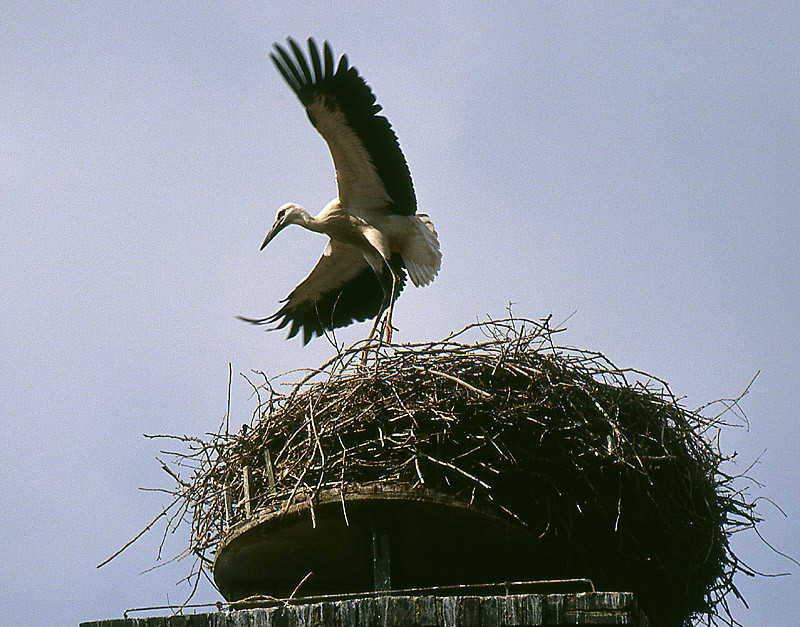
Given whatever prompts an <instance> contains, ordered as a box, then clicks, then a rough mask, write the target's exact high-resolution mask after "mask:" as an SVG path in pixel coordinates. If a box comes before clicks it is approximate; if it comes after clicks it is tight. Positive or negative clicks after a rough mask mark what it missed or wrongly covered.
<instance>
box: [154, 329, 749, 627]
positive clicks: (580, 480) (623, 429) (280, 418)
mask: <svg viewBox="0 0 800 627" xmlns="http://www.w3.org/2000/svg"><path fill="white" fill-rule="evenodd" d="M555 334H556V331H554V330H551V329H550V328H549V327H548V325H547V323H546V322H545V323H541V322H533V321H530V320H521V319H515V318H508V319H504V320H493V321H489V322H486V323H478V324H474V325H470V326H469V327H467V328H466V329H464V330H462V331H460V332H458V333H455V334H453V335H451V336H450V337H448V338H446V339H444V340H442V341H438V342H432V343H429V344H413V345H385V344H384V345H381V346H379V345H376V344H374V343H373V344H370V345H368V346H367V345H365V344H364V343H359V344H356V345H354V346H353V347H351V348H349V349H343V350H340V351H338V354H337V355H336V357H335V358H334V359H332V360H331V361H330V362H328V363H327V364H325V365H324V366H323V367H321V368H319V369H316V370H313V371H309V372H307V373H303V374H304V375H305V376H303V375H298V378H300V377H302V380H301V381H300V382H299V383H294V384H292V385H290V386H287V387H286V388H285V389H286V391H285V392H280V391H278V389H276V388H277V387H279V381H278V380H270V379H269V378H267V377H266V376H265V375H263V374H261V373H259V376H260V377H261V380H260V381H258V382H255V383H252V385H253V389H254V391H255V393H256V395H257V398H258V408H257V410H256V412H255V414H254V416H253V420H252V421H251V424H250V425H248V426H245V427H244V428H242V430H241V431H240V432H239V433H236V434H229V433H226V432H225V431H226V429H225V427H224V425H223V428H222V429H221V433H217V434H211V435H210V436H209V437H208V438H206V439H201V438H190V437H179V438H176V439H178V440H181V441H183V442H184V443H185V444H186V445H187V447H188V452H183V453H175V452H173V453H169V454H170V455H172V463H171V464H170V465H169V466H166V465H165V469H166V470H167V471H168V472H169V473H170V474H171V475H172V476H173V477H174V478H175V479H176V481H177V484H176V488H175V490H174V492H173V494H174V497H175V501H174V502H173V505H172V506H171V508H168V509H167V510H165V512H164V515H165V516H168V517H171V518H170V524H169V525H168V526H167V529H168V530H171V529H174V528H177V527H180V526H181V524H182V523H183V524H187V525H189V526H190V528H191V541H190V547H189V548H188V550H187V551H186V553H187V554H194V555H196V556H197V557H198V558H199V564H200V569H199V570H198V573H201V572H203V570H204V569H205V568H206V567H207V566H208V565H210V564H211V561H212V559H213V555H214V551H215V548H216V547H217V545H218V543H219V542H220V540H221V539H223V538H224V537H225V534H226V533H227V532H228V531H229V530H230V529H231V528H233V527H234V526H236V525H237V524H240V523H242V522H244V521H245V520H246V519H247V518H248V516H255V515H258V514H261V513H263V512H265V511H275V510H281V509H282V508H283V509H288V508H289V507H290V506H291V505H296V504H299V503H303V502H307V503H309V505H310V506H313V503H314V498H315V495H317V494H319V493H321V492H322V491H330V490H341V491H343V492H344V494H345V495H346V494H347V488H348V485H349V486H355V485H360V486H363V485H364V484H371V483H374V482H384V483H389V484H396V485H404V486H407V487H409V488H410V489H417V488H419V489H426V488H428V487H430V486H431V485H434V486H435V487H436V489H437V490H438V491H440V492H445V493H448V494H450V495H452V496H455V497H458V498H460V499H462V500H463V501H465V502H468V503H475V504H476V505H480V506H482V507H484V508H490V509H493V510H494V511H496V512H498V513H500V514H501V515H504V516H507V517H509V518H511V519H513V520H516V521H517V522H518V523H520V524H524V525H527V526H528V527H530V528H532V529H534V530H536V531H537V532H538V534H539V535H540V536H541V542H542V547H543V550H544V551H549V552H550V554H551V555H554V556H556V555H557V556H558V560H554V568H560V569H561V572H554V573H553V576H554V577H558V576H564V577H588V578H591V579H592V580H593V581H594V582H595V585H597V586H598V587H600V588H602V589H616V590H631V591H633V592H635V593H636V594H637V595H638V597H639V600H640V603H641V605H642V607H643V609H644V610H645V611H646V612H647V613H648V614H649V615H650V618H651V621H652V622H653V624H654V625H656V626H658V625H669V626H678V625H682V624H689V623H690V621H691V620H692V619H694V620H700V619H705V620H708V621H709V622H716V621H717V620H718V619H720V620H721V619H724V617H726V616H729V614H728V612H727V601H726V597H727V595H728V594H729V593H734V594H735V595H738V592H736V589H735V587H734V585H733V576H734V575H735V574H736V573H737V572H747V573H748V574H749V573H750V571H749V570H748V569H747V568H746V567H745V566H743V565H742V564H741V563H740V562H739V561H738V560H737V558H736V557H735V556H734V554H733V553H732V551H731V548H730V545H729V538H730V536H731V534H732V533H734V532H735V531H737V530H739V529H742V528H746V527H753V526H754V525H755V524H756V523H757V522H759V518H758V517H757V515H756V513H755V510H754V506H753V504H752V502H751V501H750V500H748V498H747V497H746V495H745V494H744V493H743V492H742V491H740V490H739V488H738V482H736V483H737V485H736V486H734V479H735V478H734V477H731V476H729V475H728V474H725V473H724V472H723V471H722V469H721V464H723V462H725V461H726V460H727V458H725V457H724V456H723V455H722V454H721V453H720V451H719V450H718V448H717V446H716V442H717V436H718V432H719V430H720V429H721V428H722V427H723V426H724V425H725V423H724V422H723V419H722V417H721V416H722V415H724V414H725V412H726V411H733V412H734V413H738V409H737V406H736V400H732V401H717V402H716V403H715V404H713V405H711V406H707V407H705V408H703V411H702V413H701V412H700V411H697V412H695V411H689V410H687V409H685V408H683V407H682V406H681V404H680V403H679V401H678V400H677V399H676V398H675V397H674V396H673V395H672V393H671V392H670V391H669V389H668V387H667V386H666V384H664V383H663V382H662V381H660V380H658V379H655V378H653V377H651V376H648V375H645V374H643V373H640V372H638V371H635V370H621V369H618V368H617V367H615V366H614V365H613V364H611V363H610V362H609V361H608V360H607V359H606V358H605V357H604V356H603V355H601V354H599V353H594V352H588V351H582V350H576V349H571V348H563V347H558V346H556V345H555V344H554V343H553V340H554V336H555ZM365 349H366V353H365V352H364V351H365ZM365 357H366V361H365V362H364V361H363V360H364V358H365ZM717 407H718V408H719V409H720V412H721V413H720V412H714V410H715V408H717ZM715 413H716V414H717V415H714V414H715ZM157 437H165V436H157ZM169 437H172V436H169ZM245 469H246V470H245ZM245 475H246V476H247V480H248V483H249V496H250V498H249V502H248V503H245V490H244V477H245ZM248 512H249V514H248ZM198 577H199V574H198Z"/></svg>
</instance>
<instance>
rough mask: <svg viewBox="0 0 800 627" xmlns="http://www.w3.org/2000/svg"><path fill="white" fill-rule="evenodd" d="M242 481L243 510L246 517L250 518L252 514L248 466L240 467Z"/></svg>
mask: <svg viewBox="0 0 800 627" xmlns="http://www.w3.org/2000/svg"><path fill="white" fill-rule="evenodd" d="M242 481H243V483H244V511H245V514H247V517H248V518H250V516H252V514H253V511H252V508H251V505H250V466H243V467H242Z"/></svg>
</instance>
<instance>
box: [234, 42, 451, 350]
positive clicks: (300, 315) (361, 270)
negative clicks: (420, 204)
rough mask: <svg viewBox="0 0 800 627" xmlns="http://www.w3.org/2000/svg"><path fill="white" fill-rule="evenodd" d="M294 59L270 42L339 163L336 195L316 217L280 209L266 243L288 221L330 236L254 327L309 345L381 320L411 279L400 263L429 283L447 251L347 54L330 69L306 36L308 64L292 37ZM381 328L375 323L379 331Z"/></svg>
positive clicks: (325, 51) (328, 54)
mask: <svg viewBox="0 0 800 627" xmlns="http://www.w3.org/2000/svg"><path fill="white" fill-rule="evenodd" d="M287 41H288V43H289V48H290V49H291V52H292V53H294V58H292V56H291V54H290V53H289V52H288V51H287V50H286V49H285V48H283V47H281V46H280V45H278V44H274V47H275V53H272V54H270V57H271V58H272V61H273V62H274V63H275V67H277V68H278V71H279V72H280V73H281V76H283V78H284V79H285V80H286V82H287V83H288V84H289V87H291V88H292V90H293V91H294V93H295V94H297V97H298V98H299V99H300V102H302V103H303V105H304V106H305V108H306V113H307V114H308V117H309V119H310V120H311V123H312V124H313V125H314V127H315V128H316V129H317V130H318V131H319V132H320V134H321V135H322V137H323V138H324V139H325V141H326V142H327V143H328V147H329V148H330V151H331V155H332V156H333V164H334V166H335V168H336V185H337V188H338V196H337V197H336V198H334V199H333V200H331V201H330V202H329V203H328V204H327V205H326V206H325V208H324V209H323V210H322V211H321V212H320V213H319V214H317V216H316V217H311V216H310V215H309V214H308V212H307V211H306V210H305V209H303V208H302V207H301V206H300V205H297V204H294V203H288V204H285V205H283V206H282V207H281V208H280V209H279V210H278V215H277V217H276V218H275V223H274V224H273V226H272V228H271V229H270V231H269V233H267V236H266V238H265V239H264V243H263V244H262V245H261V248H262V249H263V248H264V247H265V246H266V245H267V244H269V242H270V241H271V240H272V238H273V237H275V235H276V234H277V233H278V232H279V231H281V230H282V229H283V228H284V227H286V226H288V225H290V224H299V225H300V226H302V227H305V228H306V229H308V230H310V231H316V232H318V233H324V234H326V235H327V236H328V237H329V238H330V241H329V242H328V245H327V246H326V247H325V250H324V251H323V253H322V257H321V258H320V260H319V261H318V262H317V265H316V266H314V269H313V270H311V272H310V273H309V275H308V276H307V277H306V278H305V279H303V280H302V281H301V282H300V283H299V284H298V285H297V287H295V288H294V290H292V292H291V294H289V296H287V297H286V298H285V299H284V300H283V301H282V302H284V303H285V304H284V305H283V306H282V307H281V308H280V310H279V311H278V312H277V313H275V314H273V315H272V316H269V317H267V318H262V319H259V320H254V319H250V318H243V319H244V320H246V321H248V322H252V323H254V324H267V323H273V322H277V323H278V324H277V326H276V327H275V328H277V329H280V328H283V327H285V326H286V325H288V324H290V323H291V326H290V327H289V335H288V337H290V338H291V337H293V336H295V335H296V334H297V333H298V332H299V331H300V329H301V328H302V330H303V343H304V344H305V343H307V342H308V341H309V340H310V339H311V338H312V337H313V336H314V335H322V333H323V332H324V331H325V330H326V329H334V328H337V327H343V326H347V325H348V324H351V323H352V322H353V321H354V320H359V321H361V320H366V319H367V318H373V317H377V319H376V326H377V323H378V320H380V316H381V314H382V313H383V312H384V311H385V310H386V309H387V308H388V309H389V315H388V316H387V324H386V326H387V329H388V332H389V333H390V332H391V309H392V306H393V304H394V299H395V298H396V297H397V296H398V295H399V294H400V291H401V290H402V289H403V286H404V284H405V272H404V268H406V269H407V270H408V275H409V276H410V277H411V281H412V283H414V285H416V286H423V285H427V284H428V283H430V282H431V281H432V280H433V278H434V276H436V274H437V273H438V271H439V267H440V265H441V258H442V255H441V253H440V252H439V241H438V239H437V236H436V231H435V229H434V227H433V223H432V222H431V220H430V218H428V216H426V215H423V214H417V213H416V210H417V203H416V198H415V196H414V186H413V185H412V183H411V174H410V172H409V170H408V165H407V164H406V160H405V158H404V157H403V153H402V152H401V150H400V146H399V144H398V142H397V137H396V136H395V134H394V132H393V131H392V127H391V125H390V124H389V121H388V120H387V119H386V118H385V117H383V116H382V115H378V113H379V112H380V110H381V106H380V105H379V104H377V103H376V102H375V96H374V95H373V94H372V91H371V90H370V88H369V86H368V85H367V84H366V82H364V79H363V78H361V77H360V76H359V75H358V71H357V70H356V69H355V68H354V67H348V63H347V57H346V56H342V57H341V59H339V63H338V65H337V66H336V67H335V69H334V61H333V52H332V50H331V47H330V45H329V44H328V42H327V41H326V42H325V43H324V44H323V47H322V56H320V53H319V50H318V48H317V45H316V43H315V42H314V40H313V39H309V40H308V51H309V57H310V60H311V64H310V65H309V63H308V61H307V60H306V58H305V56H304V55H303V51H302V50H301V49H300V46H298V45H297V43H296V42H295V41H294V40H293V39H291V38H289V39H288V40H287ZM374 328H375V327H373V330H374Z"/></svg>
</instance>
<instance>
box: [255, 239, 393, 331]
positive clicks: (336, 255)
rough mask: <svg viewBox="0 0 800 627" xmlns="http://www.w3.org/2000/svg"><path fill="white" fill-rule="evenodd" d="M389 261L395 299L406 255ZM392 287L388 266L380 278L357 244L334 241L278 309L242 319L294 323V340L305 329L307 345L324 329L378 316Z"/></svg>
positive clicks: (279, 325)
mask: <svg viewBox="0 0 800 627" xmlns="http://www.w3.org/2000/svg"><path fill="white" fill-rule="evenodd" d="M390 264H391V266H392V270H393V271H394V273H395V275H396V276H397V277H398V282H397V285H396V287H395V298H397V295H398V294H400V292H401V290H402V289H403V286H404V285H405V279H406V275H405V272H404V270H403V259H402V257H400V255H397V254H394V255H392V258H391V261H390ZM391 289H392V277H391V274H390V273H389V271H388V269H387V270H386V271H384V272H383V273H382V275H381V276H380V277H378V275H377V274H375V271H374V270H373V269H372V268H371V267H370V265H369V264H368V263H367V262H366V261H365V259H364V256H363V255H362V254H361V252H359V250H358V249H357V248H355V247H354V246H350V245H348V244H342V243H340V242H336V241H334V240H331V242H329V243H328V246H327V247H326V248H325V250H324V251H323V253H322V257H320V259H319V261H318V262H317V265H316V266H314V269H313V270H312V271H311V272H310V273H309V275H308V276H307V277H306V278H305V279H303V280H302V281H301V282H300V283H299V284H298V285H297V287H295V288H294V289H293V290H292V293H291V294H289V296H287V297H286V298H285V299H284V300H283V302H284V303H285V304H284V305H283V307H281V308H280V310H279V311H278V312H277V313H275V314H273V315H271V316H269V317H267V318H261V319H259V320H254V319H251V318H242V320H245V321H247V322H252V323H253V324H271V323H273V322H277V323H278V324H277V326H276V327H275V328H276V329H282V328H283V327H285V326H287V325H290V326H289V335H288V337H290V338H291V337H294V336H295V335H297V333H298V332H299V331H300V329H302V330H303V344H307V343H308V342H309V340H311V338H312V337H314V336H315V335H322V334H323V332H324V331H325V330H326V329H335V328H338V327H345V326H347V325H349V324H351V323H353V322H355V321H356V320H358V321H361V320H366V319H367V318H374V317H375V316H377V315H378V314H379V313H380V312H381V310H382V308H383V307H384V306H386V305H388V302H387V301H386V294H389V293H390V292H391Z"/></svg>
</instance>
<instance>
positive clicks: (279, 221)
mask: <svg viewBox="0 0 800 627" xmlns="http://www.w3.org/2000/svg"><path fill="white" fill-rule="evenodd" d="M307 216H308V214H307V213H306V210H305V209H303V208H302V207H301V206H300V205H297V204H295V203H293V202H287V203H286V204H285V205H283V206H282V207H281V208H280V209H278V215H276V216H275V224H273V225H272V228H271V229H270V230H269V233H267V236H266V237H265V238H264V243H263V244H261V250H264V247H265V246H266V245H267V244H269V243H270V242H271V241H272V238H273V237H275V236H276V235H277V234H278V233H280V232H281V231H282V230H283V228H284V227H286V226H288V225H290V224H299V223H300V222H302V221H303V219H304V218H305V217H307Z"/></svg>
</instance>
